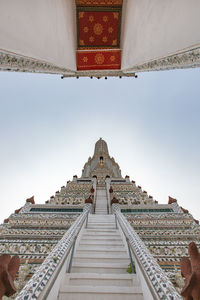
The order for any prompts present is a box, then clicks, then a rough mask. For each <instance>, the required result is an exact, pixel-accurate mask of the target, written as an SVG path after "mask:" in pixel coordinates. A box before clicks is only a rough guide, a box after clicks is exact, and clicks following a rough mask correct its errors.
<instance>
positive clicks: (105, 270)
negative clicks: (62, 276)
mask: <svg viewBox="0 0 200 300" xmlns="http://www.w3.org/2000/svg"><path fill="white" fill-rule="evenodd" d="M127 268H128V264H127V263H111V262H108V263H101V262H100V263H97V262H95V263H93V262H86V263H81V262H73V264H72V272H75V273H100V274H113V273H114V274H116V273H117V274H119V273H120V274H125V273H126V270H127Z"/></svg>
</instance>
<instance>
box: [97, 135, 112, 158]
mask: <svg viewBox="0 0 200 300" xmlns="http://www.w3.org/2000/svg"><path fill="white" fill-rule="evenodd" d="M99 155H107V156H109V152H108V146H107V144H106V142H105V141H104V140H103V139H102V138H100V139H99V140H98V141H97V142H96V144H95V149H94V156H99Z"/></svg>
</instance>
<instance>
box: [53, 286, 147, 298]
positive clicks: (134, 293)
mask: <svg viewBox="0 0 200 300" xmlns="http://www.w3.org/2000/svg"><path fill="white" fill-rule="evenodd" d="M83 297H85V299H87V300H105V299H106V300H113V299H115V300H121V299H123V300H133V299H134V300H143V296H142V291H141V288H140V287H138V286H135V287H124V286H119V287H116V286H114V287H113V286H103V287H102V286H65V287H62V289H61V290H60V294H59V298H58V299H59V300H66V299H68V300H75V299H76V300H79V299H80V300H82V299H83Z"/></svg>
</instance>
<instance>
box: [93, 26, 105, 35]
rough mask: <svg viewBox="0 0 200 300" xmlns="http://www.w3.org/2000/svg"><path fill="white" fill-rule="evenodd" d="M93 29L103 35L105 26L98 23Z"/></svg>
mask: <svg viewBox="0 0 200 300" xmlns="http://www.w3.org/2000/svg"><path fill="white" fill-rule="evenodd" d="M93 30H94V33H95V34H96V35H101V34H102V32H103V26H102V25H101V24H100V23H96V24H95V25H94V27H93Z"/></svg>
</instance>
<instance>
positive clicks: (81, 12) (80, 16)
mask: <svg viewBox="0 0 200 300" xmlns="http://www.w3.org/2000/svg"><path fill="white" fill-rule="evenodd" d="M84 14H85V13H84V11H79V13H78V17H79V19H81V18H83V17H84Z"/></svg>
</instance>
